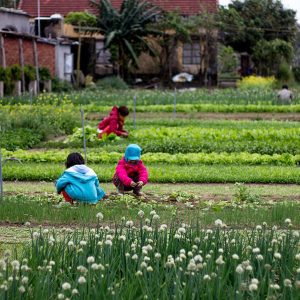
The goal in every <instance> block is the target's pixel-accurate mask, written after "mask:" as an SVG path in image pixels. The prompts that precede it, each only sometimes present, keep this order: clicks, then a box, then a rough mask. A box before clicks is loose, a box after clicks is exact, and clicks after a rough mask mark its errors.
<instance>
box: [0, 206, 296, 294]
mask: <svg viewBox="0 0 300 300" xmlns="http://www.w3.org/2000/svg"><path fill="white" fill-rule="evenodd" d="M94 218H95V219H97V226H96V228H92V229H79V230H73V229H71V228H68V229H66V230H65V231H64V233H63V234H62V235H59V236H58V234H57V232H56V230H49V229H43V228H40V229H39V230H35V229H34V228H33V229H32V230H31V231H30V235H31V242H30V243H28V244H25V245H24V248H23V251H22V253H21V254H20V255H18V256H16V255H11V253H10V252H9V251H6V252H5V253H4V255H3V258H2V259H1V260H0V262H1V264H0V268H1V271H2V274H3V275H2V276H1V278H0V283H1V288H0V295H1V297H4V298H5V297H6V298H8V299H21V298H31V299H51V298H58V299H64V298H71V297H72V298H78V299H96V298H103V299H145V298H146V299H157V298H159V299H170V298H175V299H193V298H195V299H198V298H205V299H228V298H229V299H233V298H235V299H249V298H251V299H262V298H274V299H278V298H281V299H297V298H299V293H300V290H299V286H300V283H299V268H298V266H299V260H300V254H299V242H300V239H299V236H300V235H299V232H298V231H295V230H292V229H290V228H291V227H292V226H293V224H292V220H291V219H288V218H287V219H285V225H284V226H283V228H280V229H278V228H277V227H274V226H273V227H270V226H269V225H268V224H267V223H266V222H264V223H261V224H258V225H256V227H255V228H254V229H252V230H242V229H239V230H236V229H233V228H228V226H227V225H226V224H225V223H224V222H223V221H222V220H220V219H217V220H215V221H214V222H213V223H212V227H211V228H205V227H202V226H201V225H199V224H196V223H190V224H187V223H177V222H172V223H171V225H168V224H163V223H161V222H160V216H159V215H158V214H157V212H156V211H153V210H152V211H151V212H150V213H149V214H145V213H144V212H143V211H142V210H140V211H139V212H138V213H137V216H136V217H135V218H134V219H125V218H124V219H122V220H121V221H119V222H118V223H117V224H115V225H114V226H107V225H104V226H102V224H103V223H104V222H105V218H106V216H105V215H103V214H102V213H101V212H98V213H97V214H96V215H95V216H94ZM132 220H134V221H132ZM28 226H30V224H28ZM3 271H4V272H3Z"/></svg>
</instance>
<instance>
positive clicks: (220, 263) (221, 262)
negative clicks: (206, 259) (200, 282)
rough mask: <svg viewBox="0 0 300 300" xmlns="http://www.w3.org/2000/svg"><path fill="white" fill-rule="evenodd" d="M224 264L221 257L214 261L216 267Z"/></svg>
mask: <svg viewBox="0 0 300 300" xmlns="http://www.w3.org/2000/svg"><path fill="white" fill-rule="evenodd" d="M224 263H225V261H224V260H223V256H222V255H220V256H219V257H218V258H217V259H216V264H217V265H223V264H224Z"/></svg>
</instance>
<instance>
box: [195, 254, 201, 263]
mask: <svg viewBox="0 0 300 300" xmlns="http://www.w3.org/2000/svg"><path fill="white" fill-rule="evenodd" d="M194 260H195V262H203V258H202V256H201V255H199V254H198V255H196V256H195V257H194Z"/></svg>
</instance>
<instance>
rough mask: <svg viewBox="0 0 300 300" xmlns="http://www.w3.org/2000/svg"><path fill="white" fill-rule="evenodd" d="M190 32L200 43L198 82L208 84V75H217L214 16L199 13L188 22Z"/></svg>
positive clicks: (207, 13)
mask: <svg viewBox="0 0 300 300" xmlns="http://www.w3.org/2000/svg"><path fill="white" fill-rule="evenodd" d="M189 23H190V25H189V26H190V32H191V34H192V35H193V36H195V37H198V39H199V43H200V69H199V74H198V77H199V81H200V83H202V84H205V85H207V84H208V75H210V76H209V77H211V76H212V75H217V74H216V73H217V48H218V46H217V25H216V24H217V23H216V15H215V14H212V13H209V12H205V11H203V12H201V13H200V14H198V15H196V16H193V17H191V18H190V20H189Z"/></svg>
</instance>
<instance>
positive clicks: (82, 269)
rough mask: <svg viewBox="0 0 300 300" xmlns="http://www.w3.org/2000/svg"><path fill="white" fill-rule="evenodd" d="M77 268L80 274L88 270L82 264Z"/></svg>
mask: <svg viewBox="0 0 300 300" xmlns="http://www.w3.org/2000/svg"><path fill="white" fill-rule="evenodd" d="M77 270H78V271H79V272H80V273H82V274H86V273H87V272H88V269H87V268H86V267H84V266H78V267H77Z"/></svg>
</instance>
